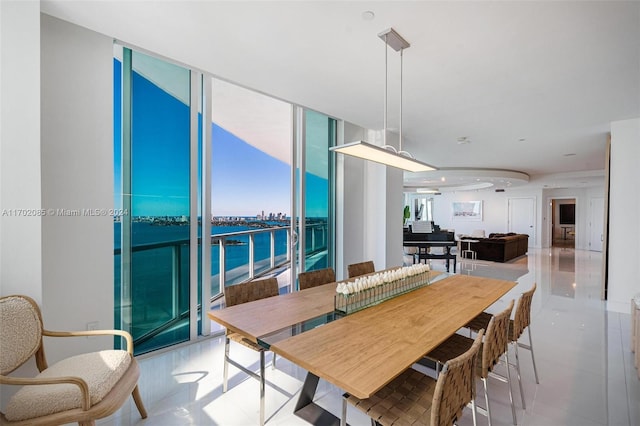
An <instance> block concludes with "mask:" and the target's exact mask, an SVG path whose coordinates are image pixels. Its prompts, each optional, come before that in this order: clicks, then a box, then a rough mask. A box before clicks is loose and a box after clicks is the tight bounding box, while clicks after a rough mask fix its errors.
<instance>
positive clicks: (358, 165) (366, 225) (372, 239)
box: [336, 123, 403, 279]
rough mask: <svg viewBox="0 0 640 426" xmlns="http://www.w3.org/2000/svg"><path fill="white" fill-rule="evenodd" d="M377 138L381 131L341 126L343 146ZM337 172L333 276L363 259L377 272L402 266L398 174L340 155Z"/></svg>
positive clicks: (399, 175)
mask: <svg viewBox="0 0 640 426" xmlns="http://www.w3.org/2000/svg"><path fill="white" fill-rule="evenodd" d="M380 139H381V135H380V132H374V131H366V130H365V129H362V128H361V127H358V126H355V125H353V124H350V123H345V124H344V141H345V142H352V141H356V140H366V141H368V142H370V143H373V144H377V145H382V144H381V143H380V142H381V141H380ZM336 169H337V179H336V197H337V200H336V209H337V215H336V232H337V234H338V238H337V239H336V242H337V247H336V274H337V278H338V279H340V278H342V277H345V278H346V277H347V276H348V275H347V266H348V265H349V264H351V263H358V262H362V261H365V260H373V262H374V264H375V268H376V269H377V270H379V269H384V268H387V267H391V266H398V265H402V208H403V204H402V197H403V194H402V171H400V170H397V169H394V168H391V167H386V166H382V165H380V164H376V163H372V162H367V161H364V160H362V159H359V158H353V157H349V156H346V155H341V154H340V155H338V156H337V162H336Z"/></svg>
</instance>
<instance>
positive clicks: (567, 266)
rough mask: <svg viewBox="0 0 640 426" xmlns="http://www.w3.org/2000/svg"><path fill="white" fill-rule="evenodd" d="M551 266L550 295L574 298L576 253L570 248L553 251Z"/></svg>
mask: <svg viewBox="0 0 640 426" xmlns="http://www.w3.org/2000/svg"><path fill="white" fill-rule="evenodd" d="M551 265H552V268H551V294H553V295H555V296H562V297H570V298H572V299H573V298H575V297H576V251H575V250H574V249H571V248H563V249H560V250H554V251H553V255H552V257H551Z"/></svg>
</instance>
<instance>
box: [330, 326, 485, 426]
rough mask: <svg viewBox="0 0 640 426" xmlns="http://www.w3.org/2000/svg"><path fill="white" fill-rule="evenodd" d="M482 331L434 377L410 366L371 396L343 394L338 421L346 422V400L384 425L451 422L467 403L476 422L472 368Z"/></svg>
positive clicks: (458, 417)
mask: <svg viewBox="0 0 640 426" xmlns="http://www.w3.org/2000/svg"><path fill="white" fill-rule="evenodd" d="M482 335H483V331H482V330H481V331H480V332H479V333H478V335H477V336H476V339H475V341H474V342H473V344H472V345H471V346H470V347H469V348H468V349H467V351H465V352H464V353H462V354H461V355H460V356H458V357H456V358H452V359H450V360H448V361H447V362H446V363H445V364H444V367H443V368H442V371H441V372H440V374H439V375H438V379H437V380H436V379H433V378H431V377H429V376H427V375H425V374H423V373H421V372H419V371H417V370H415V369H413V368H411V367H410V368H408V369H406V370H405V371H404V372H402V373H401V374H400V375H399V376H398V377H396V378H395V379H393V380H392V381H391V382H389V383H388V384H387V385H386V386H385V387H383V388H382V389H380V390H379V391H378V392H376V393H375V394H374V395H373V396H371V397H370V398H367V399H359V398H356V397H355V396H352V395H350V394H348V393H346V394H344V395H343V399H342V417H341V420H340V425H341V426H345V425H346V421H347V404H351V405H353V406H354V407H356V408H357V409H358V410H360V411H362V412H364V413H365V414H367V415H368V416H369V417H370V418H371V421H372V423H373V422H375V423H376V424H380V425H383V426H391V425H413V424H419V425H431V426H445V425H446V426H451V425H452V424H454V423H455V422H456V421H458V420H460V418H461V417H462V412H463V410H464V408H465V407H466V406H467V405H469V404H470V405H471V409H472V415H473V424H474V425H475V424H476V409H475V392H476V385H475V374H474V369H475V365H476V359H477V357H478V352H479V351H480V345H481V342H482Z"/></svg>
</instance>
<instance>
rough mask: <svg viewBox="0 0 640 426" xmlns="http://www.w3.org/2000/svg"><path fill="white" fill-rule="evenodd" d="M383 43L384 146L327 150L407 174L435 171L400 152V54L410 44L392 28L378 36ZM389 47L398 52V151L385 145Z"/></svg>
mask: <svg viewBox="0 0 640 426" xmlns="http://www.w3.org/2000/svg"><path fill="white" fill-rule="evenodd" d="M378 37H380V38H381V39H382V40H383V41H384V42H385V51H384V65H385V81H384V134H383V139H384V145H383V146H376V145H372V144H370V143H367V142H365V141H355V142H350V143H346V144H343V145H338V146H334V147H331V148H329V150H331V151H334V152H338V153H341V154H346V155H351V156H353V157H359V158H362V159H365V160H368V161H374V162H376V163H380V164H384V165H387V166H391V167H397V168H399V169H403V170H407V171H409V172H425V171H429V170H437V168H436V167H434V166H431V165H429V164H427V163H423V162H422V161H419V160H416V159H415V158H413V156H412V155H411V154H409V153H408V152H407V151H403V150H402V52H403V51H404V49H406V48H407V47H409V46H410V44H409V43H408V42H407V41H406V40H405V39H404V38H402V36H401V35H400V34H398V33H397V32H396V31H395V30H394V29H393V28H389V29H387V30H385V31H383V32H381V33H380V34H378ZM388 47H391V48H392V49H393V50H395V51H396V52H398V51H399V52H400V134H399V138H398V139H399V143H398V148H399V149H398V150H396V149H395V148H394V147H393V146H391V145H387V80H388V78H387V75H388V65H387V50H388Z"/></svg>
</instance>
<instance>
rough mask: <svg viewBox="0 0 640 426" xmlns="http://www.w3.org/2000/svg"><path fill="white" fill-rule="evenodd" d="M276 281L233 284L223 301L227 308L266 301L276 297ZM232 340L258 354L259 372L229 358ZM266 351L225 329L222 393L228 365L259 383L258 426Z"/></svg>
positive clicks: (262, 420)
mask: <svg viewBox="0 0 640 426" xmlns="http://www.w3.org/2000/svg"><path fill="white" fill-rule="evenodd" d="M278 294H279V293H278V280H277V279H276V278H266V279H260V280H254V281H249V282H246V283H242V284H235V285H231V286H229V287H225V289H224V301H225V305H226V306H227V307H229V306H234V305H239V304H241V303H247V302H252V301H254V300H260V299H266V298H267V297H273V296H277V295H278ZM231 340H233V341H234V342H236V343H240V344H241V345H243V346H245V347H247V348H249V349H253V350H254V351H256V352H258V353H259V354H260V371H259V373H255V372H254V371H251V370H249V369H248V368H246V367H245V366H243V365H241V364H239V363H238V362H237V361H235V360H233V359H231V358H230V357H229V346H230V345H229V343H230V341H231ZM265 351H266V349H265V348H263V347H262V346H260V345H258V344H257V343H255V342H253V341H251V340H249V339H247V338H246V337H244V336H242V335H241V334H239V333H234V332H233V331H230V330H229V329H227V331H226V335H225V343H224V370H223V380H222V392H226V391H227V378H228V375H229V364H231V365H233V366H234V367H236V368H238V369H239V370H241V371H243V372H244V373H246V374H248V375H249V376H250V377H253V378H254V379H257V380H258V381H259V382H260V425H264V391H265V375H264V369H265V368H264V367H265V362H264V358H265V357H264V353H265ZM275 362H276V356H275V354H273V357H272V365H273V366H274V367H275Z"/></svg>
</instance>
